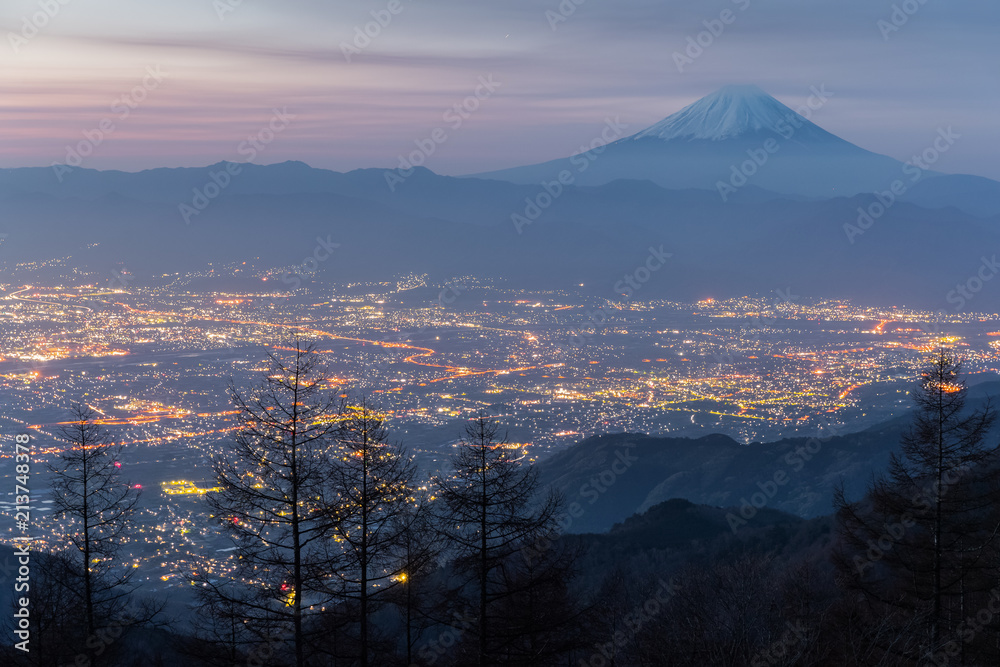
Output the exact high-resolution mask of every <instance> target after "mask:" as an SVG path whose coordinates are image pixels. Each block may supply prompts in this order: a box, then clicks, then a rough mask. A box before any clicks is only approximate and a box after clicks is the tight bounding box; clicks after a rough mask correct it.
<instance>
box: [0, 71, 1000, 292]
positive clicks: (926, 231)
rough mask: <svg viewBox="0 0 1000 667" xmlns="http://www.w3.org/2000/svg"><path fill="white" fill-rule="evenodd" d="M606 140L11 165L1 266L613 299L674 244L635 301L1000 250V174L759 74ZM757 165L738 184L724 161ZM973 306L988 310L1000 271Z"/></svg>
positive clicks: (0, 217)
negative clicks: (201, 163)
mask: <svg viewBox="0 0 1000 667" xmlns="http://www.w3.org/2000/svg"><path fill="white" fill-rule="evenodd" d="M791 129H794V132H793V133H792V134H791V136H786V135H788V134H789V131H790V130H791ZM946 137H947V129H946V128H945V129H942V134H941V135H940V136H939V138H940V141H941V142H944V143H946V142H947V141H948V139H947V138H946ZM606 138H607V139H613V141H612V142H611V143H610V144H609V145H608V146H606V147H604V148H602V147H600V146H598V147H596V148H595V149H594V150H593V151H590V152H588V153H585V154H582V155H578V156H574V157H571V158H567V159H565V160H557V161H554V162H551V163H546V164H545V165H536V166H532V167H523V168H518V169H512V170H506V171H503V172H493V173H490V174H482V175H479V177H475V178H473V177H463V178H454V177H446V176H440V175H437V174H434V173H433V172H431V171H429V170H427V169H423V168H415V169H413V170H412V171H409V172H400V171H397V170H379V169H365V170H357V171H352V172H349V173H338V172H333V171H327V170H322V169H314V168H311V167H309V166H308V165H305V164H303V163H300V162H286V163H282V164H275V165H269V166H259V165H253V164H233V163H219V164H216V165H212V166H209V167H201V168H182V169H152V170H148V171H143V172H139V173H125V172H118V171H95V170H90V169H86V168H82V167H81V168H75V169H72V170H68V171H67V170H66V169H64V168H60V169H58V170H56V169H53V168H25V169H4V170H0V234H6V236H5V237H0V238H2V239H3V240H2V245H0V262H3V263H5V264H6V266H7V267H8V268H10V267H11V266H13V265H14V264H18V263H25V262H32V261H34V262H38V261H45V260H54V259H58V258H65V257H69V259H67V260H66V264H67V265H69V266H79V267H80V268H81V269H85V270H87V271H91V272H94V273H92V274H91V276H94V275H96V276H97V279H98V280H101V279H103V277H104V276H112V275H115V272H116V271H117V270H119V269H121V268H123V267H124V268H126V269H128V270H129V271H130V273H131V274H132V275H133V276H134V277H135V278H136V279H137V280H138V281H140V282H141V281H143V280H148V279H150V278H152V277H153V276H160V275H162V274H167V273H175V272H181V273H183V272H188V271H199V270H200V271H204V270H206V269H208V268H209V263H210V262H211V263H212V266H213V267H221V266H223V265H225V264H227V263H229V264H241V263H242V262H244V261H246V262H248V264H249V265H252V266H256V267H258V268H260V267H264V268H265V269H266V268H268V267H273V268H274V269H275V271H276V273H275V274H273V275H272V277H271V279H272V280H277V284H278V286H279V287H281V288H285V287H291V286H294V285H295V284H299V283H303V284H308V283H309V282H312V281H318V282H326V281H332V280H338V281H340V280H347V281H354V280H371V279H376V280H381V279H386V278H388V277H391V276H394V275H398V274H400V273H406V272H419V273H428V274H430V276H431V279H432V280H438V279H440V280H444V279H447V278H449V277H451V276H456V275H462V274H469V273H475V274H478V275H482V276H484V277H500V278H506V279H508V280H509V281H511V284H512V285H515V286H525V287H528V286H531V287H539V286H544V287H545V288H556V289H558V288H569V287H574V288H575V287H576V286H578V285H579V284H581V283H583V284H585V285H586V287H585V288H584V289H585V291H587V292H589V293H591V294H592V295H593V296H595V297H598V298H605V299H614V298H621V297H622V295H621V294H620V293H619V292H620V290H617V289H615V287H614V286H615V285H616V283H620V281H621V280H622V277H623V276H624V275H626V274H631V273H632V272H634V271H635V269H636V268H637V267H639V266H641V265H642V264H643V263H644V262H645V261H646V259H647V257H648V256H649V252H650V248H655V249H659V248H660V247H661V246H662V248H663V252H665V253H669V254H671V255H672V257H671V258H670V260H669V261H668V262H667V263H666V265H665V266H664V267H663V268H662V269H661V270H659V271H658V272H656V273H655V275H654V276H653V277H652V278H651V279H650V280H649V281H648V283H646V284H644V285H643V286H642V290H641V292H639V293H637V294H636V295H635V298H652V297H669V298H675V299H684V300H686V299H700V298H704V297H708V296H713V297H725V296H739V295H744V294H768V293H771V292H773V291H775V290H778V289H781V290H789V291H790V292H791V293H793V294H796V295H802V296H804V297H836V298H853V299H855V300H857V301H861V302H867V303H883V304H893V305H918V306H925V307H930V308H934V309H944V310H954V309H955V307H956V303H957V302H956V301H954V300H951V301H949V299H948V295H949V293H950V292H952V291H954V290H955V288H956V285H957V284H959V283H965V282H966V281H967V280H968V279H970V278H971V277H973V276H975V275H976V274H977V272H978V271H979V270H980V269H981V267H982V264H983V260H984V258H985V259H987V260H988V259H990V258H991V257H992V253H993V251H994V249H1000V183H997V182H995V181H991V180H989V179H985V178H980V177H975V176H958V175H942V174H937V173H935V172H933V171H930V170H928V171H926V172H925V171H923V170H920V169H917V171H918V172H919V175H920V176H921V177H920V178H919V179H918V180H917V181H916V182H912V181H910V180H909V179H910V178H912V177H911V176H910V175H909V174H908V173H907V170H908V169H909V170H910V171H913V170H914V169H915V168H914V167H912V165H909V166H908V165H904V164H902V163H899V162H898V161H895V160H892V159H891V158H888V157H885V156H879V155H875V154H873V153H870V152H868V151H865V150H863V149H861V148H858V147H856V146H853V145H852V144H850V143H848V142H846V141H843V140H841V139H838V138H837V137H835V136H833V135H831V134H829V133H828V132H826V131H824V130H822V129H821V128H819V127H818V126H816V125H814V124H813V123H811V122H809V121H807V120H806V119H805V118H803V117H802V116H798V115H796V114H795V113H794V112H792V110H791V109H789V108H788V107H785V106H784V105H782V104H781V103H780V102H778V101H776V100H774V99H773V98H771V97H769V96H767V95H766V94H765V93H763V92H762V91H760V90H759V89H756V88H746V87H737V88H725V89H723V90H721V91H719V92H717V93H715V94H713V95H710V96H709V97H707V98H705V99H703V100H701V101H699V102H697V103H695V104H693V105H691V106H690V107H687V108H686V109H684V110H682V111H680V112H678V113H677V114H674V115H672V116H670V117H668V118H667V119H665V120H664V121H662V122H661V123H657V124H656V125H654V126H652V127H650V128H648V129H647V130H644V131H642V132H639V133H637V134H634V135H632V136H629V137H619V138H615V130H613V129H612V126H611V125H609V127H608V128H607V136H606ZM602 141H603V139H602ZM931 143H933V141H932V142H931ZM942 146H943V143H942ZM748 151H749V152H748ZM761 151H763V152H761ZM747 161H749V162H747ZM758 163H759V164H758ZM583 164H586V165H588V166H587V168H586V169H585V170H583V171H581V170H580V169H581V166H582V165H583ZM734 169H735V170H736V171H735V172H734V171H733V170H734ZM741 170H742V171H741ZM751 171H752V172H753V173H752V174H750V175H748V176H746V178H745V182H744V181H743V180H741V179H739V178H736V176H735V175H734V174H735V173H742V172H747V173H749V172H751ZM563 172H568V173H567V174H563ZM560 175H562V180H563V182H560ZM498 179H504V180H498ZM895 181H900V183H901V184H902V185H901V186H900V187H899V188H897V192H898V193H899V194H898V195H896V194H892V189H893V183H894V182H895ZM719 183H724V184H727V185H726V187H720V186H719ZM876 193H878V194H876ZM317 239H323V240H324V241H325V242H326V243H327V245H331V244H339V245H338V248H337V250H334V251H333V252H331V253H330V259H329V260H328V261H324V262H322V263H321V264H320V265H319V270H318V273H317V274H316V275H315V276H303V277H302V279H301V280H299V281H296V280H282V276H284V277H285V278H287V277H288V274H287V271H288V270H290V269H291V270H294V268H295V267H296V266H301V265H302V264H303V262H304V260H306V259H307V258H308V257H310V256H312V255H313V253H314V251H315V249H316V247H317V245H318V243H319V241H318V240H317ZM283 270H284V271H285V272H286V273H282V271H283ZM219 273H223V272H222V271H220V272H219ZM256 280H257V281H259V280H260V277H258V278H257V279H256ZM238 282H239V281H236V283H238ZM230 283H233V281H232V280H230ZM234 284H235V283H234ZM967 301H968V303H964V304H963V307H964V308H965V309H967V310H989V311H993V310H997V309H998V305H1000V281H997V288H996V289H994V288H993V285H992V284H989V283H987V284H986V285H985V287H984V288H983V289H982V290H981V291H980V292H979V293H977V294H976V295H975V298H974V299H970V300H967Z"/></svg>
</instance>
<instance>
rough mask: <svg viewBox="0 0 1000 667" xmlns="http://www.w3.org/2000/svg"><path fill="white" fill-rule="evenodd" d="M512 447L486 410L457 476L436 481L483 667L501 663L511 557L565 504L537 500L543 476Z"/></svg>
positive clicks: (461, 451) (456, 460)
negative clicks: (501, 618)
mask: <svg viewBox="0 0 1000 667" xmlns="http://www.w3.org/2000/svg"><path fill="white" fill-rule="evenodd" d="M508 444H509V443H508V439H507V437H506V435H504V436H500V426H499V424H498V423H497V421H496V420H495V419H492V418H490V417H488V416H487V415H486V414H484V413H482V412H480V413H479V414H478V415H477V416H476V417H475V418H474V419H473V420H472V421H471V422H470V423H469V424H468V425H467V426H466V428H465V434H464V437H463V439H462V441H461V442H460V444H459V448H458V452H457V453H456V454H455V455H454V457H453V458H452V471H451V474H449V475H442V476H440V477H438V478H437V480H436V485H435V486H436V492H437V495H438V496H439V497H440V501H439V502H438V503H435V505H436V509H435V513H436V514H437V515H438V516H439V520H440V522H441V530H442V533H443V535H444V536H445V537H446V539H447V540H448V546H449V552H450V555H453V556H454V565H455V567H456V569H457V570H458V572H460V573H464V574H466V575H468V577H469V579H468V581H469V583H470V584H471V586H472V588H473V589H474V590H473V592H472V593H471V598H472V599H473V600H474V605H475V610H476V611H475V616H476V628H475V632H476V638H477V644H478V646H477V649H476V651H475V654H476V661H477V664H478V665H480V667H484V666H485V665H491V664H495V663H496V656H495V655H494V651H495V650H496V648H497V645H498V644H499V637H498V635H499V633H498V632H494V630H495V629H494V628H493V627H492V618H491V613H494V614H495V613H496V612H494V611H493V607H494V605H495V604H496V603H497V602H499V601H500V600H503V599H504V598H505V597H507V596H509V595H510V594H511V591H510V590H509V589H508V587H507V584H509V581H506V580H505V576H506V572H505V570H504V565H505V562H507V561H508V560H509V559H511V558H512V557H517V552H518V550H519V549H521V548H522V547H524V546H525V545H526V544H528V543H529V542H530V541H532V540H533V538H534V537H535V536H537V535H539V534H544V533H545V532H546V531H547V530H548V529H549V528H550V527H551V524H552V522H553V520H554V518H555V515H556V513H557V511H558V506H559V503H558V500H557V498H556V497H555V496H548V497H546V498H545V499H543V500H542V501H541V504H540V505H536V504H537V503H538V500H537V498H536V497H535V494H536V491H537V489H538V478H537V473H536V471H535V469H534V468H532V467H531V466H530V465H523V464H522V460H521V453H520V452H519V451H515V450H513V449H510V448H509V446H508Z"/></svg>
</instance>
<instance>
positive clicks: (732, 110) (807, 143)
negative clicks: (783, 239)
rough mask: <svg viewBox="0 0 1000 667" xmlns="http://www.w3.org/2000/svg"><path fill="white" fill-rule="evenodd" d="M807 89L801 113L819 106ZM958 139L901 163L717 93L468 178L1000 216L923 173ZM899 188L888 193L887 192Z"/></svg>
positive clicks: (767, 99)
mask: <svg viewBox="0 0 1000 667" xmlns="http://www.w3.org/2000/svg"><path fill="white" fill-rule="evenodd" d="M827 95H831V96H832V93H827V92H824V91H823V90H822V89H815V93H814V94H813V95H812V96H811V97H810V98H809V101H808V103H807V105H804V106H803V107H802V108H801V111H803V112H804V113H805V115H812V113H813V111H814V110H818V109H820V108H822V106H823V105H824V104H825V103H826V102H827V100H828V97H827ZM960 138H961V136H960V135H958V134H957V133H955V132H954V130H952V129H951V128H947V127H942V128H939V129H938V130H937V131H936V132H935V133H934V134H933V135H932V136H930V137H928V146H927V151H926V153H923V152H922V153H921V154H920V155H917V156H915V158H916V159H913V160H911V161H909V162H907V163H902V162H899V161H898V160H895V159H893V158H890V157H886V156H884V155H878V154H876V153H872V152H870V151H867V150H865V149H863V148H860V147H858V146H855V145H854V144H852V143H850V142H848V141H845V140H843V139H841V138H839V137H837V136H835V135H833V134H830V133H829V132H827V131H826V130H824V129H822V128H820V127H819V126H817V125H816V124H814V123H812V122H811V121H809V120H808V119H807V118H806V117H804V115H803V114H800V113H798V112H796V111H793V110H792V109H790V108H789V107H787V106H785V105H784V104H782V103H781V102H779V101H778V100H776V99H774V98H773V97H771V96H770V95H768V94H767V93H765V92H764V91H763V90H761V89H760V88H758V87H757V86H726V87H724V88H721V89H720V90H718V91H716V92H714V93H712V94H711V95H708V96H707V97H704V98H702V99H700V100H698V101H697V102H695V103H694V104H691V105H690V106H687V107H685V108H684V109H682V110H681V111H678V112H677V113H675V114H673V115H671V116H668V117H667V118H665V119H664V120H662V121H660V122H659V123H656V124H655V125H653V126H651V127H648V128H646V129H645V130H642V131H641V132H638V133H636V134H633V135H631V136H628V137H624V138H620V139H618V140H616V141H614V142H612V143H610V144H608V145H607V146H599V147H597V148H595V149H594V150H592V151H588V152H586V153H583V154H581V155H576V156H573V157H570V158H564V159H561V160H553V161H550V162H545V163H542V164H537V165H532V166H527V167H517V168H514V169H505V170H502V171H495V172H489V173H484V174H478V175H476V178H493V179H498V180H504V181H510V182H512V183H524V184H529V183H530V184H536V183H539V182H542V181H545V180H552V179H554V178H555V177H556V175H557V174H559V173H560V171H563V170H565V171H568V172H569V173H570V174H571V175H573V177H574V183H575V184H576V185H605V184H607V183H611V182H613V181H616V180H623V179H625V180H650V181H652V182H654V183H656V184H657V185H660V186H662V187H665V188H671V189H685V188H698V189H705V190H716V191H717V192H719V193H720V196H731V195H732V194H733V193H734V192H735V191H738V190H739V189H740V188H742V187H744V186H745V185H747V184H752V185H755V186H757V187H760V188H763V189H765V190H771V191H773V192H776V193H780V194H783V195H795V196H800V197H810V198H827V199H829V198H833V197H852V196H854V195H858V194H871V193H875V192H892V185H893V183H894V182H896V181H899V182H900V183H902V184H903V185H904V186H905V191H904V192H902V193H901V194H900V196H901V198H903V199H905V200H908V201H914V202H917V203H922V204H924V205H927V206H930V207H934V208H942V207H946V206H955V207H956V208H959V209H961V210H964V211H966V212H968V213H972V214H976V215H997V214H1000V182H997V181H991V180H989V179H986V178H981V177H978V176H961V175H958V176H948V177H943V174H940V173H937V172H935V171H933V170H932V167H933V165H934V164H935V163H936V162H937V161H938V159H939V158H940V156H941V155H942V154H944V153H946V152H948V150H950V149H951V147H952V146H953V145H954V143H955V141H957V140H958V139H960ZM898 189H899V188H898V187H897V190H898Z"/></svg>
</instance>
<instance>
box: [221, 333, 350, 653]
mask: <svg viewBox="0 0 1000 667" xmlns="http://www.w3.org/2000/svg"><path fill="white" fill-rule="evenodd" d="M268 359H269V368H268V370H267V372H266V374H265V377H264V378H263V380H262V381H261V383H260V384H259V386H258V387H256V389H255V390H254V391H252V392H240V391H239V390H237V389H236V388H235V386H233V385H231V386H230V394H231V397H232V401H233V403H234V405H235V406H236V409H237V410H238V411H239V417H238V418H239V420H240V428H239V430H238V431H237V432H236V436H235V437H234V439H233V441H232V443H231V446H230V448H229V449H228V450H227V451H225V452H224V453H223V454H221V455H219V456H217V457H216V458H215V461H214V469H215V476H216V479H217V484H218V485H219V487H221V490H219V491H218V492H214V493H210V494H208V496H207V500H208V503H209V505H210V506H211V507H212V509H213V511H214V515H215V517H216V519H218V520H219V521H220V522H221V523H222V525H223V526H224V527H225V529H226V530H227V531H228V532H229V534H230V535H231V537H232V538H233V540H234V544H235V546H236V553H237V558H235V559H233V563H234V564H235V571H234V572H233V575H232V578H233V579H234V580H235V581H237V582H241V583H242V584H243V585H244V586H243V587H242V590H238V591H234V590H232V589H231V588H230V586H228V585H226V584H219V583H214V584H213V583H212V582H210V581H209V580H208V578H207V576H206V577H202V581H201V583H204V584H207V585H206V586H205V589H206V590H207V591H209V592H210V594H211V595H214V596H215V597H216V598H217V599H219V600H220V601H222V602H223V603H225V604H223V608H225V605H226V604H228V605H231V606H232V607H233V608H232V609H231V611H237V610H239V611H240V613H241V614H242V615H243V616H244V617H245V618H246V619H247V620H248V622H250V623H251V624H253V625H255V626H256V628H257V635H258V636H259V638H260V639H261V641H265V642H267V643H268V644H270V643H273V637H274V633H275V632H276V631H278V629H279V628H280V627H282V626H287V625H288V624H290V625H291V633H290V634H291V642H292V644H293V648H294V654H295V664H296V665H297V667H302V666H303V665H305V664H306V654H305V649H306V629H305V624H304V617H305V616H307V615H316V614H319V613H321V611H322V607H323V606H324V605H325V604H326V603H329V602H331V601H332V599H333V596H332V595H331V593H330V587H329V585H328V579H329V576H330V573H329V569H330V563H329V556H330V553H329V547H328V544H327V543H328V542H329V541H331V540H332V539H333V536H334V531H335V528H336V516H337V513H336V511H335V509H334V508H335V506H336V501H337V492H336V490H335V481H336V480H335V476H334V472H335V470H336V464H335V462H334V456H333V452H334V447H333V436H334V433H335V431H336V429H337V428H338V424H337V418H336V416H337V406H338V402H337V401H336V399H335V398H334V396H335V394H334V393H332V392H330V391H328V387H327V384H328V381H327V378H328V377H329V374H328V372H327V371H326V368H325V366H324V365H323V364H322V361H321V359H320V357H319V355H318V354H317V353H316V350H315V348H314V346H313V345H311V344H306V345H304V344H303V343H302V342H301V341H299V340H296V341H295V344H294V351H293V353H292V354H290V355H289V356H288V357H287V358H285V357H281V356H278V355H277V354H274V353H270V352H269V353H268ZM247 587H249V589H250V590H249V591H248V590H247Z"/></svg>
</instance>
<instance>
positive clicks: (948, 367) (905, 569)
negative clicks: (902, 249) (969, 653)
mask: <svg viewBox="0 0 1000 667" xmlns="http://www.w3.org/2000/svg"><path fill="white" fill-rule="evenodd" d="M960 376H961V366H960V362H959V360H958V358H957V356H956V355H955V353H954V352H953V351H951V350H946V349H940V350H938V351H937V352H936V353H935V354H934V355H933V357H931V358H930V360H929V362H928V366H927V368H926V369H925V371H924V372H923V376H922V379H921V382H920V386H919V389H918V391H917V392H916V393H915V396H914V400H915V403H916V411H915V415H914V419H913V425H912V427H911V428H910V430H909V431H908V432H907V433H906V435H905V436H904V438H903V440H902V444H901V449H900V453H899V454H896V453H893V454H892V456H891V457H890V461H889V469H888V472H887V473H886V474H885V475H881V476H878V477H876V478H875V479H874V480H873V482H872V483H871V485H870V486H869V490H868V494H867V496H866V497H865V498H864V499H862V500H861V501H859V502H853V503H852V502H848V501H847V500H846V498H845V497H844V493H843V489H840V490H839V491H838V492H837V494H836V496H835V503H836V506H837V518H838V523H839V536H840V539H841V542H842V546H841V547H840V548H839V549H838V550H837V551H836V552H835V554H834V559H835V563H836V564H837V566H838V570H839V572H840V575H841V578H842V581H843V582H844V583H845V585H846V587H847V588H848V590H850V591H853V592H854V593H856V594H857V595H859V596H860V597H859V599H861V600H863V601H864V602H865V604H866V605H867V606H869V608H871V609H872V610H873V613H874V614H875V616H881V615H884V614H889V615H893V616H895V617H896V618H897V621H898V624H899V627H900V632H903V631H904V630H905V631H910V630H914V629H915V630H917V632H918V633H919V635H918V636H916V637H911V638H910V640H909V641H902V640H900V639H899V638H898V637H897V638H895V639H893V644H894V648H893V649H892V650H893V652H894V653H897V654H907V653H909V652H913V651H918V652H920V653H921V654H925V653H928V652H934V651H937V650H939V649H940V647H941V646H942V645H943V644H944V643H946V642H947V641H949V639H950V636H951V635H952V634H954V633H955V632H956V629H957V627H958V625H959V623H960V622H961V621H962V620H963V619H964V618H965V615H966V614H968V612H969V610H970V609H972V608H974V605H975V604H977V603H978V602H979V601H982V600H984V598H983V597H982V596H983V595H984V594H985V592H986V591H988V590H989V589H990V588H992V587H993V586H994V585H995V584H996V575H997V570H996V564H997V556H998V553H997V549H996V537H997V531H998V527H1000V522H998V517H997V506H998V503H1000V484H998V481H1000V480H998V474H997V470H998V468H997V450H996V449H995V448H994V447H992V446H989V445H988V444H987V442H986V438H987V436H988V434H989V432H990V429H991V427H992V425H993V423H994V421H995V418H996V414H995V412H994V410H993V409H992V407H991V406H990V404H989V403H988V402H987V403H986V405H985V406H984V407H982V408H979V409H977V410H973V411H971V412H970V411H967V410H966V398H967V388H966V386H965V383H964V382H963V381H962V380H961V377H960ZM914 621H916V622H914ZM879 622H880V623H881V620H880V621H879ZM980 640H982V637H981V638H980ZM965 646H966V643H965V642H963V643H962V647H963V649H962V650H963V651H964V650H965Z"/></svg>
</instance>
